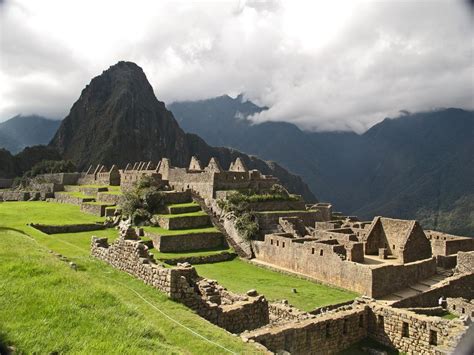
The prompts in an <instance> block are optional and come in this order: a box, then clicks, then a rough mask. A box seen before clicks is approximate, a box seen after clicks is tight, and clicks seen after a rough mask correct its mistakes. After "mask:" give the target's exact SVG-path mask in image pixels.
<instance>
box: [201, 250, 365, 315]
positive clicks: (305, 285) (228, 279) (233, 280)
mask: <svg viewBox="0 0 474 355" xmlns="http://www.w3.org/2000/svg"><path fill="white" fill-rule="evenodd" d="M195 267H196V269H197V271H198V273H199V275H201V276H204V277H207V278H210V279H214V280H218V281H219V283H220V284H221V285H223V286H224V287H226V288H227V289H229V290H230V291H234V292H238V293H244V292H246V291H248V290H250V289H252V288H254V289H256V290H257V291H258V292H259V293H261V294H264V295H265V296H266V297H267V298H268V299H269V300H281V299H287V300H289V301H290V303H291V304H293V305H294V306H296V307H298V308H301V309H303V310H307V311H310V310H313V309H315V308H317V307H320V306H325V305H328V304H334V303H339V302H344V301H348V300H351V299H354V298H355V297H356V296H357V295H356V294H355V293H353V292H350V291H346V290H341V289H338V288H335V287H330V286H326V285H322V284H317V283H314V282H310V281H307V280H304V279H300V278H296V277H293V276H289V275H283V274H281V273H279V272H275V271H271V270H267V269H263V268H259V267H257V266H255V265H252V264H249V263H247V262H244V261H242V260H239V259H234V260H232V261H226V262H222V263H215V264H201V265H195ZM236 275H238V277H236ZM292 288H296V290H297V293H293V292H292Z"/></svg>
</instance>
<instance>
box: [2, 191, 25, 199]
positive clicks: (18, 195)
mask: <svg viewBox="0 0 474 355" xmlns="http://www.w3.org/2000/svg"><path fill="white" fill-rule="evenodd" d="M30 198H31V193H30V192H28V191H0V200H3V201H28V200H29V199H30Z"/></svg>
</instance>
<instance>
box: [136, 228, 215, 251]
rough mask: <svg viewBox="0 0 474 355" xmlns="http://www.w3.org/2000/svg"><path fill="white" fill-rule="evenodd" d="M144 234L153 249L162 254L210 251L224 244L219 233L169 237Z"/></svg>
mask: <svg viewBox="0 0 474 355" xmlns="http://www.w3.org/2000/svg"><path fill="white" fill-rule="evenodd" d="M145 234H146V235H147V236H148V237H150V238H151V240H152V241H153V245H154V247H155V248H156V249H157V250H159V251H161V252H164V253H166V252H182V251H188V250H199V249H212V248H217V247H220V246H222V245H223V243H224V238H223V236H222V234H221V233H220V232H216V233H192V234H183V235H170V236H160V235H156V234H153V233H148V232H147V233H145Z"/></svg>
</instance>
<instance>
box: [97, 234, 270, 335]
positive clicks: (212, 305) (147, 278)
mask: <svg viewBox="0 0 474 355" xmlns="http://www.w3.org/2000/svg"><path fill="white" fill-rule="evenodd" d="M130 231H131V229H127V230H126V231H125V233H123V229H122V227H121V235H120V237H119V238H118V239H117V240H116V241H115V242H114V243H113V244H112V245H109V244H108V242H107V238H97V237H93V238H92V245H91V254H92V255H93V256H95V257H97V258H99V259H101V260H104V261H106V262H107V263H109V264H111V265H112V266H114V267H116V268H118V269H120V270H123V271H126V272H128V273H129V274H131V275H133V276H135V277H138V278H140V279H142V280H143V281H144V282H145V283H146V284H148V285H150V286H152V287H155V288H157V289H158V290H160V291H163V292H165V293H166V294H167V295H168V296H169V297H171V298H172V299H174V300H176V301H179V302H181V303H183V304H185V305H186V306H188V307H190V308H191V309H193V310H195V311H196V312H197V313H198V314H199V315H201V316H202V317H204V318H206V319H207V320H209V321H210V322H212V323H214V324H217V325H218V326H220V327H222V328H224V329H226V330H228V331H230V332H234V333H240V332H242V331H244V330H252V329H255V328H258V327H261V326H263V325H265V324H268V322H269V313H268V302H267V301H266V300H265V298H264V297H263V296H258V295H253V296H239V295H235V294H232V293H230V292H228V291H227V290H225V289H224V288H223V287H221V286H219V285H217V284H216V283H215V282H214V281H210V280H205V279H202V278H200V277H199V276H198V275H197V272H196V270H195V269H194V268H193V267H190V266H180V265H181V264H180V265H178V267H176V268H164V267H162V266H160V265H158V264H156V263H155V262H154V259H153V257H152V256H151V255H150V253H149V252H148V248H147V247H146V245H145V244H144V243H143V242H142V241H141V240H135V239H134V238H136V235H131V234H133V233H131V232H130ZM128 238H132V239H128Z"/></svg>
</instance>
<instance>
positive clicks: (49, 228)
mask: <svg viewBox="0 0 474 355" xmlns="http://www.w3.org/2000/svg"><path fill="white" fill-rule="evenodd" d="M30 226H32V227H33V228H36V229H38V230H40V231H41V232H43V233H46V234H59V233H79V232H89V231H97V230H101V229H105V228H106V227H105V225H103V224H99V223H89V224H66V225H62V226H55V225H47V224H37V223H31V224H30Z"/></svg>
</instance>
